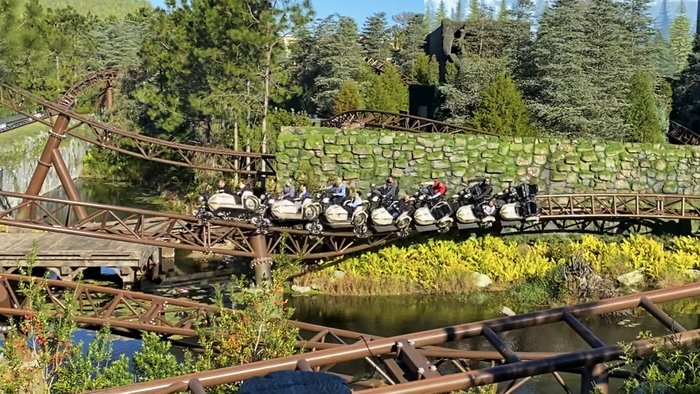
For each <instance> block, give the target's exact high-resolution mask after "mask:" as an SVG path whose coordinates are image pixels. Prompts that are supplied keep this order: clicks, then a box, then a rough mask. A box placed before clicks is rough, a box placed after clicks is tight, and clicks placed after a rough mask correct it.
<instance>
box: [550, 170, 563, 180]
mask: <svg viewBox="0 0 700 394" xmlns="http://www.w3.org/2000/svg"><path fill="white" fill-rule="evenodd" d="M550 179H551V180H552V181H553V182H562V181H565V180H566V173H564V172H553V173H552V174H551V175H550Z"/></svg>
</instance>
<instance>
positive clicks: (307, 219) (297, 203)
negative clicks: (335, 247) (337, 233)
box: [267, 198, 323, 233]
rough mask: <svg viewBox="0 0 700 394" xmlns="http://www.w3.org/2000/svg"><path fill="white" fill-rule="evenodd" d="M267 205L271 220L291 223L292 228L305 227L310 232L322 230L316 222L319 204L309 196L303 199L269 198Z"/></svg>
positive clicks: (319, 209) (318, 214)
mask: <svg viewBox="0 0 700 394" xmlns="http://www.w3.org/2000/svg"><path fill="white" fill-rule="evenodd" d="M267 206H268V209H269V215H270V217H271V219H272V221H273V222H277V223H281V224H291V225H292V227H293V228H297V229H301V228H305V229H306V230H308V231H311V232H312V233H320V232H321V231H323V226H321V224H320V223H319V222H318V218H319V216H320V215H321V205H320V204H319V203H317V202H313V201H312V200H311V199H310V198H305V199H304V200H303V201H302V200H300V199H295V200H294V201H289V200H275V199H269V200H268V202H267Z"/></svg>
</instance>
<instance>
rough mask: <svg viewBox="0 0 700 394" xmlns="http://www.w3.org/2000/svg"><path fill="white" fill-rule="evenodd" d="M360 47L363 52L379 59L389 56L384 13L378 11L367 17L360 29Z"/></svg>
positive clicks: (389, 47) (387, 33) (389, 48)
mask: <svg viewBox="0 0 700 394" xmlns="http://www.w3.org/2000/svg"><path fill="white" fill-rule="evenodd" d="M362 49H363V51H364V53H365V54H367V55H369V56H371V57H373V58H375V59H379V60H381V61H386V59H388V58H389V57H391V46H390V42H389V27H388V25H387V21H386V13H384V12H378V13H376V14H373V15H371V16H369V17H367V20H366V21H365V25H364V27H363V29H362Z"/></svg>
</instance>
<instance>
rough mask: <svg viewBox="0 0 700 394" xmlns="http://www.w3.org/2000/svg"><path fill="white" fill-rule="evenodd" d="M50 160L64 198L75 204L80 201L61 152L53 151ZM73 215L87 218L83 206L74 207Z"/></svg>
mask: <svg viewBox="0 0 700 394" xmlns="http://www.w3.org/2000/svg"><path fill="white" fill-rule="evenodd" d="M51 160H52V161H53V165H54V168H55V169H56V174H58V178H59V179H60V180H61V184H62V185H63V189H65V191H66V196H68V199H69V200H71V201H76V202H77V201H80V194H79V193H78V189H77V188H76V187H75V183H73V179H72V178H71V176H70V170H68V166H66V163H65V162H64V161H63V156H61V151H59V150H58V149H54V150H53V152H52V153H51ZM75 213H76V215H78V219H85V218H86V217H87V211H86V210H85V207H83V206H76V207H75Z"/></svg>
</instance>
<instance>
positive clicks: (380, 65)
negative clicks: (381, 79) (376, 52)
mask: <svg viewBox="0 0 700 394" xmlns="http://www.w3.org/2000/svg"><path fill="white" fill-rule="evenodd" d="M364 59H365V62H367V64H368V65H369V66H370V67H372V68H373V69H374V70H375V71H376V72H377V74H382V73H383V72H384V66H385V63H384V62H383V61H381V60H378V59H375V58H373V57H372V56H369V55H365V56H364ZM399 75H400V76H401V82H403V83H405V84H406V85H418V81H416V80H415V79H413V78H411V77H409V76H408V75H406V74H404V73H399Z"/></svg>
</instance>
